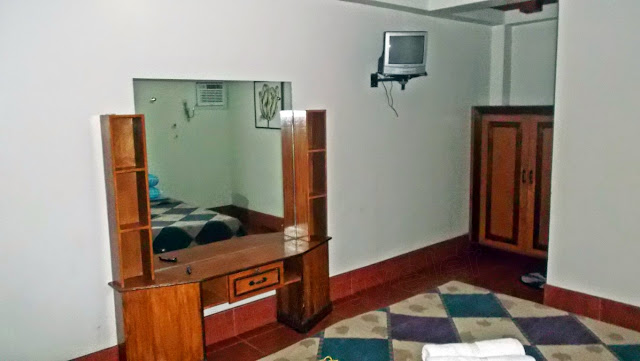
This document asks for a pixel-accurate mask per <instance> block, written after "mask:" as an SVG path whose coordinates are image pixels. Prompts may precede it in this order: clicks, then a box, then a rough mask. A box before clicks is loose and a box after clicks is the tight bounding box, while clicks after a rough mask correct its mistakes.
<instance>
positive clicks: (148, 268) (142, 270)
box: [120, 229, 153, 284]
mask: <svg viewBox="0 0 640 361" xmlns="http://www.w3.org/2000/svg"><path fill="white" fill-rule="evenodd" d="M150 244H151V233H150V231H149V230H148V229H141V230H138V231H131V232H126V233H122V234H120V250H121V252H120V269H121V270H122V274H121V275H120V278H121V279H122V280H123V281H124V283H125V284H126V283H127V279H129V278H134V277H146V278H149V279H152V278H153V265H152V262H153V259H152V254H151V249H150V248H151V247H150Z"/></svg>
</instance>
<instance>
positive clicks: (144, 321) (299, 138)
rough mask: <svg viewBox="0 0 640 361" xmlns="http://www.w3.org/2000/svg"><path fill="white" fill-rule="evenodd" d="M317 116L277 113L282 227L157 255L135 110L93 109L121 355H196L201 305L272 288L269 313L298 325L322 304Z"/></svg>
mask: <svg viewBox="0 0 640 361" xmlns="http://www.w3.org/2000/svg"><path fill="white" fill-rule="evenodd" d="M294 113H295V116H294ZM325 117H326V112H325V111H301V112H290V114H288V115H286V114H283V130H282V145H283V147H282V149H283V173H284V174H283V186H284V203H285V208H284V210H285V212H284V213H285V217H284V218H285V219H284V221H285V232H280V233H270V234H258V235H251V236H245V237H239V238H232V239H229V240H226V241H221V242H215V243H211V244H208V245H204V246H198V247H192V248H186V249H182V250H178V251H173V252H167V253H162V254H160V255H154V254H153V247H152V237H151V219H150V207H149V197H148V194H149V187H148V180H147V179H148V169H147V157H146V145H145V127H144V115H141V114H136V115H105V116H102V117H101V122H102V136H103V151H104V167H105V179H106V187H107V204H108V216H109V229H110V239H111V260H112V272H113V282H111V283H109V284H110V285H111V286H112V287H113V288H114V290H115V291H116V292H115V305H116V322H117V332H118V344H119V351H120V359H121V360H130V361H159V360H163V361H201V360H205V359H206V355H205V337H204V332H203V329H204V327H203V322H204V320H203V310H204V309H205V308H208V307H211V306H216V305H220V304H224V303H233V302H237V301H240V300H243V299H246V298H249V297H252V296H255V295H258V294H261V293H264V292H269V291H272V290H276V294H277V318H278V321H280V322H282V323H284V324H286V325H287V326H289V327H291V328H293V329H295V330H297V331H299V332H306V331H308V330H309V329H311V328H312V327H313V326H314V325H315V324H316V323H317V322H319V321H320V320H321V319H322V318H323V317H324V316H326V315H327V314H328V313H329V312H331V309H332V304H331V298H330V295H329V253H328V241H329V240H330V237H328V236H327V215H326V205H327V197H326V157H325V151H326V141H325ZM294 185H295V188H294ZM294 207H297V211H296V209H295V208H294Z"/></svg>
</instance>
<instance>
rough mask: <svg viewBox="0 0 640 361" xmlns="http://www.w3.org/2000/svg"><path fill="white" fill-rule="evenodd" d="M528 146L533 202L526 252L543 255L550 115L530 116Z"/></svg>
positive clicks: (546, 228) (548, 190)
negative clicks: (527, 250) (530, 139)
mask: <svg viewBox="0 0 640 361" xmlns="http://www.w3.org/2000/svg"><path fill="white" fill-rule="evenodd" d="M532 118H533V119H532V121H531V127H532V128H533V129H532V131H531V138H532V142H531V148H530V150H531V151H532V152H535V153H534V154H533V155H532V156H531V157H530V158H531V159H532V166H531V169H530V170H529V174H531V173H533V176H532V177H530V179H529V183H530V184H529V187H530V189H531V190H532V193H533V195H532V197H531V198H530V199H532V204H531V205H530V206H529V209H530V212H531V214H532V217H533V229H532V239H531V242H529V244H528V248H529V251H530V252H531V253H533V254H536V255H541V256H545V255H546V252H547V250H548V248H549V212H550V204H551V156H552V149H553V118H552V117H550V116H534V117H532Z"/></svg>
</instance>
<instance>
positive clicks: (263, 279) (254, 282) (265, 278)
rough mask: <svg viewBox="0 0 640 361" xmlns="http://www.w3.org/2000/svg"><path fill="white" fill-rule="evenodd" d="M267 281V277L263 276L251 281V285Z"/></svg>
mask: <svg viewBox="0 0 640 361" xmlns="http://www.w3.org/2000/svg"><path fill="white" fill-rule="evenodd" d="M265 282H267V277H262V279H261V280H260V281H251V282H249V286H254V285H259V284H261V283H265Z"/></svg>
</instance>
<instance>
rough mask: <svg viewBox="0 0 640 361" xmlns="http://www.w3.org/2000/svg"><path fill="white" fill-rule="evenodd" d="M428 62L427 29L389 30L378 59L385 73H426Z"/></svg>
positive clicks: (385, 34) (381, 69)
mask: <svg viewBox="0 0 640 361" xmlns="http://www.w3.org/2000/svg"><path fill="white" fill-rule="evenodd" d="M426 63H427V32H426V31H387V32H385V33H384V48H383V49H382V56H380V59H379V60H378V73H380V74H384V75H424V74H426Z"/></svg>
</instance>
